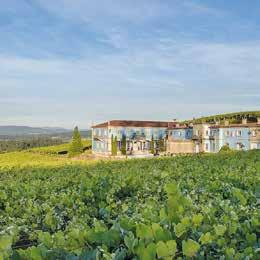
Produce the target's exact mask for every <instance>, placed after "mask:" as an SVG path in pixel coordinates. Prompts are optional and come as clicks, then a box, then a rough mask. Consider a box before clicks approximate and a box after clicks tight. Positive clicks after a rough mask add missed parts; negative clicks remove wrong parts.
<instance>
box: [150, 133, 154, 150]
mask: <svg viewBox="0 0 260 260" xmlns="http://www.w3.org/2000/svg"><path fill="white" fill-rule="evenodd" d="M150 152H151V154H154V139H153V135H152V139H151V143H150Z"/></svg>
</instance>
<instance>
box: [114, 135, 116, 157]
mask: <svg viewBox="0 0 260 260" xmlns="http://www.w3.org/2000/svg"><path fill="white" fill-rule="evenodd" d="M114 155H117V136H115V140H114Z"/></svg>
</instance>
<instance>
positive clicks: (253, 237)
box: [246, 233, 257, 246]
mask: <svg viewBox="0 0 260 260" xmlns="http://www.w3.org/2000/svg"><path fill="white" fill-rule="evenodd" d="M256 239H257V237H256V234H255V233H252V234H249V233H247V234H246V241H247V243H248V245H250V246H253V245H254V244H255V243H256Z"/></svg>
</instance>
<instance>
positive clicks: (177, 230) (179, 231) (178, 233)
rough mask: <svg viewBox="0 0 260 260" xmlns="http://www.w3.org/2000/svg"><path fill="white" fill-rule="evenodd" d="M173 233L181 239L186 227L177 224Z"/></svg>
mask: <svg viewBox="0 0 260 260" xmlns="http://www.w3.org/2000/svg"><path fill="white" fill-rule="evenodd" d="M174 232H175V234H176V236H177V237H181V236H182V235H183V234H184V233H185V232H186V226H185V225H183V224H182V223H179V224H177V225H176V226H175V227H174Z"/></svg>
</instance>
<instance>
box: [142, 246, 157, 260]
mask: <svg viewBox="0 0 260 260" xmlns="http://www.w3.org/2000/svg"><path fill="white" fill-rule="evenodd" d="M155 258H156V245H155V244H154V243H150V244H149V245H148V246H147V247H146V248H144V250H143V251H142V252H141V254H140V259H141V260H154V259H155Z"/></svg>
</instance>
